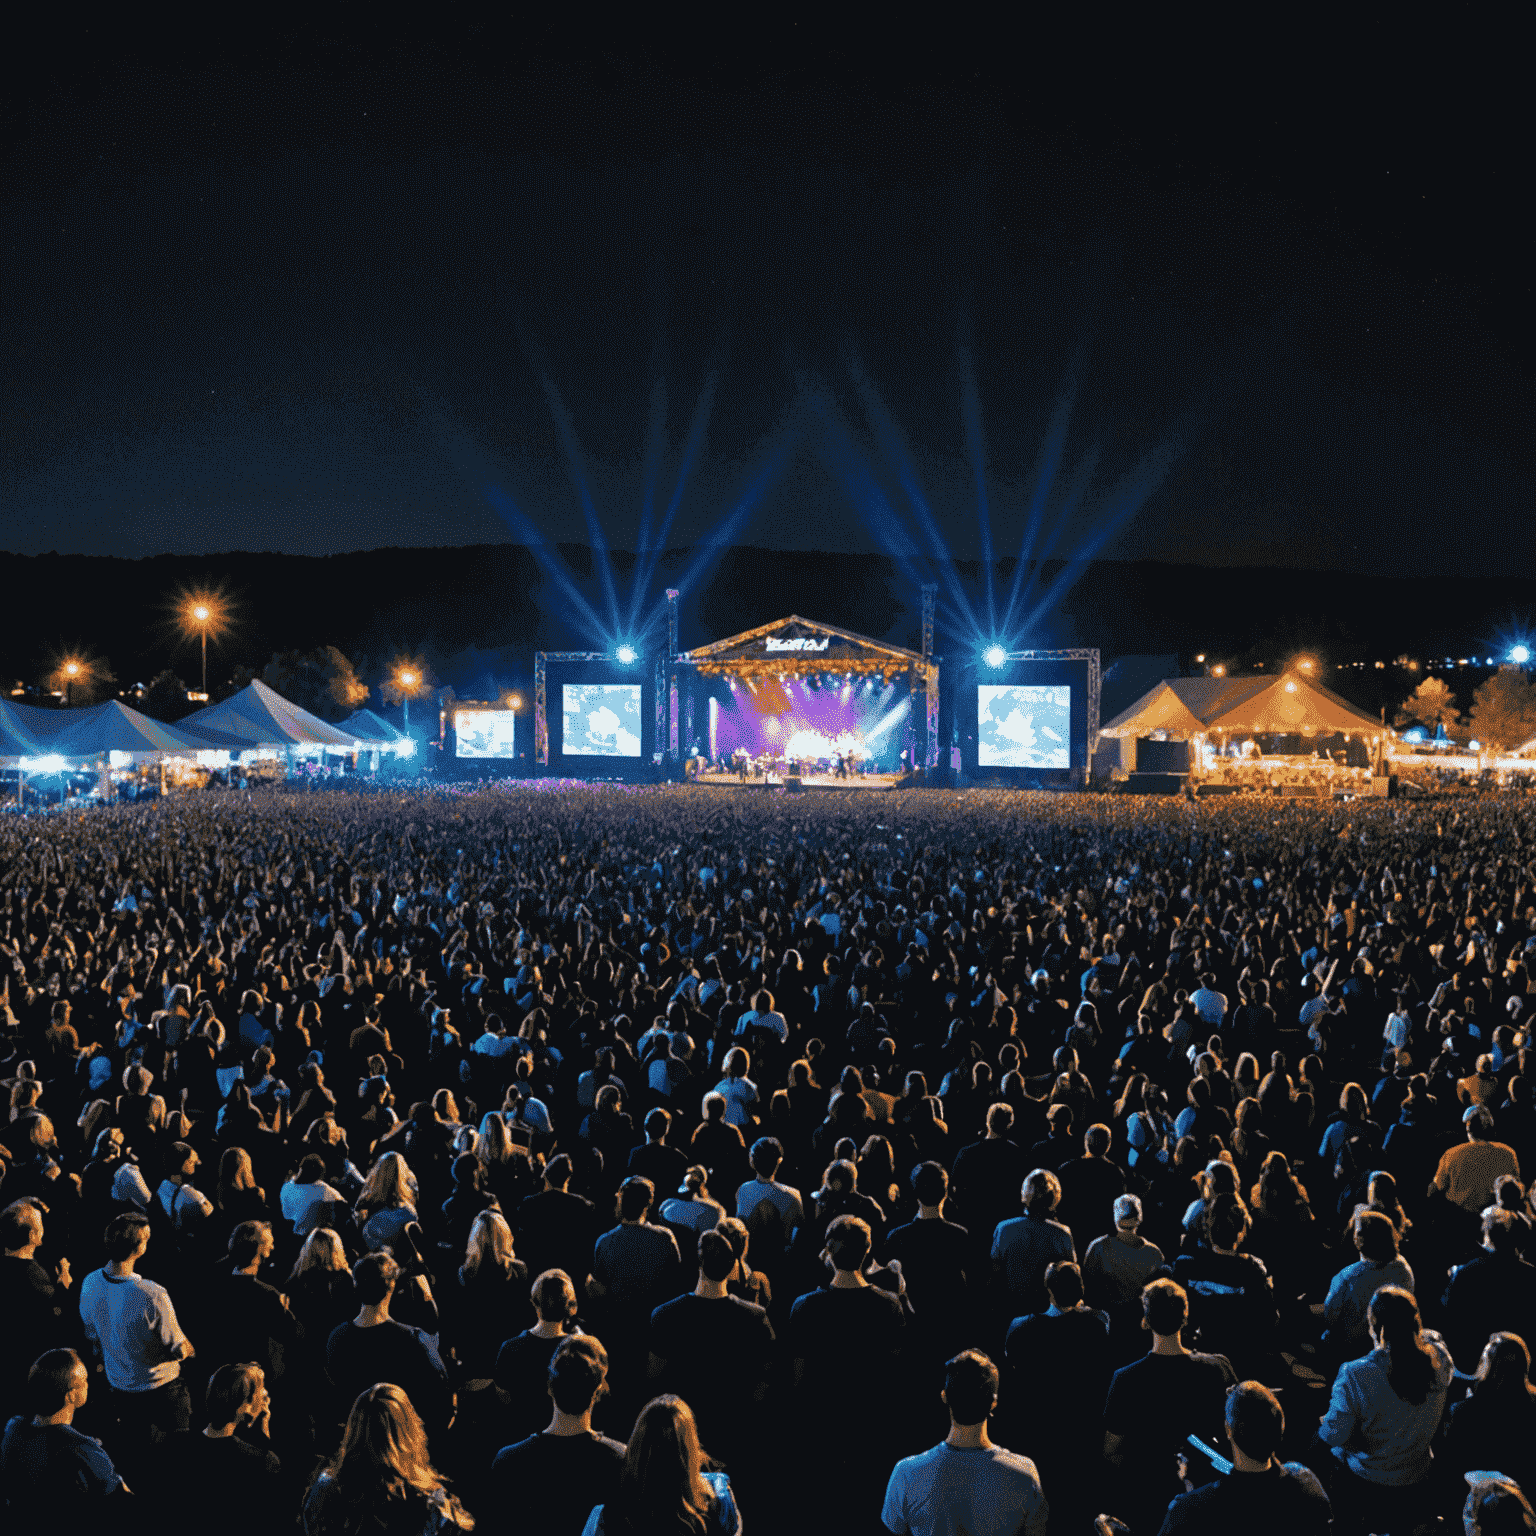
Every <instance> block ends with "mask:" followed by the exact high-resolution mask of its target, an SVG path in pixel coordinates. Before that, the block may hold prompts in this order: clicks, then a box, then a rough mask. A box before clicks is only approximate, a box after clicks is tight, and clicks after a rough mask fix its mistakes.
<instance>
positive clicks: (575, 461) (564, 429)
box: [539, 369, 620, 634]
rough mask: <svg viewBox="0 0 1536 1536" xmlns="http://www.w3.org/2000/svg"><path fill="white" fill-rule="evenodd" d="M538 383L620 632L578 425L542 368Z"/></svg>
mask: <svg viewBox="0 0 1536 1536" xmlns="http://www.w3.org/2000/svg"><path fill="white" fill-rule="evenodd" d="M539 383H540V384H541V385H543V387H544V397H545V399H547V400H548V401H549V411H550V414H551V415H552V416H553V417H554V418H555V429H556V431H557V432H558V433H559V435H560V446H561V447H562V448H563V449H564V450H565V459H566V464H567V466H568V467H569V469H570V472H571V484H572V485H573V486H574V487H575V488H576V499H577V501H579V502H580V503H581V513H582V516H583V517H584V518H585V519H586V521H587V537H588V538H589V539H591V541H592V553H593V556H594V557H595V562H596V565H597V572H598V576H599V578H600V579H601V581H602V584H603V597H604V599H605V600H606V602H607V604H608V611H609V613H610V614H611V616H612V619H613V633H614V634H618V632H619V629H620V621H619V597H618V593H617V591H616V590H615V589H614V584H613V566H612V565H611V564H610V563H609V560H608V541H607V539H605V538H604V537H603V525H602V523H601V522H600V521H599V520H598V516H597V508H596V507H595V506H594V505H593V504H592V493H591V491H590V490H589V489H588V486H587V476H586V471H585V469H584V468H583V463H582V452H581V443H580V442H579V441H578V439H577V437H576V425H575V423H574V422H573V421H572V420H571V416H570V412H569V411H567V410H566V408H565V401H564V400H562V399H561V398H560V391H559V390H558V389H556V388H555V381H554V380H553V379H552V378H551V377H550V376H549V374H548V373H546V372H544V371H543V370H542V369H541V370H540V371H539Z"/></svg>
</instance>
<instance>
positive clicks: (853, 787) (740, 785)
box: [696, 772, 906, 794]
mask: <svg viewBox="0 0 1536 1536" xmlns="http://www.w3.org/2000/svg"><path fill="white" fill-rule="evenodd" d="M696 782H697V783H700V784H708V785H710V786H712V787H713V788H715V789H757V790H763V789H783V788H784V778H783V776H782V775H781V774H777V773H770V774H769V775H768V776H767V777H766V778H763V777H759V776H753V775H749V776H748V777H747V778H746V779H745V780H743V779H741V778H739V777H738V776H737V775H736V774H734V773H720V772H710V773H701V774H700V775H699V777H698V779H697V781H696ZM905 782H906V778H905V775H903V774H899V773H865V774H858V775H855V776H854V777H852V778H847V779H840V778H838V777H837V775H836V774H832V773H807V774H803V775H802V776H801V779H800V784H801V787H802V788H803V789H805V790H806V791H810V790H823V789H840V790H847V791H850V792H852V793H855V794H870V793H884V792H885V791H888V790H893V789H899V788H900V787H901V786H902V785H903V784H904V783H905Z"/></svg>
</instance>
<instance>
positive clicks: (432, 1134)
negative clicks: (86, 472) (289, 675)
mask: <svg viewBox="0 0 1536 1536" xmlns="http://www.w3.org/2000/svg"><path fill="white" fill-rule="evenodd" d="M0 921H3V925H4V933H3V940H0V976H3V978H4V980H3V992H0V1030H3V1038H0V1080H3V1089H4V1093H5V1096H6V1098H5V1103H4V1107H3V1110H0V1122H3V1123H0V1170H3V1182H0V1207H3V1210H0V1248H3V1253H4V1256H3V1258H0V1422H4V1424H5V1429H4V1442H3V1449H0V1457H3V1463H0V1491H3V1496H4V1499H5V1502H6V1505H7V1509H8V1517H9V1521H10V1523H11V1524H12V1525H13V1526H14V1528H15V1529H17V1530H27V1529H33V1528H36V1527H37V1526H38V1525H39V1524H41V1523H43V1522H47V1523H48V1524H50V1525H53V1524H55V1523H56V1522H58V1521H59V1520H61V1519H63V1520H66V1521H69V1522H71V1523H73V1522H76V1521H78V1522H80V1523H81V1525H82V1528H83V1525H84V1522H85V1521H86V1520H87V1519H92V1518H96V1517H95V1516H94V1515H93V1514H92V1513H91V1512H90V1511H88V1510H87V1509H86V1508H85V1507H84V1506H85V1505H87V1504H93V1503H94V1502H95V1501H97V1500H102V1499H105V1500H107V1501H109V1507H110V1508H112V1509H114V1510H116V1511H117V1513H114V1514H110V1515H108V1518H113V1519H121V1512H122V1511H123V1509H124V1507H125V1506H128V1507H132V1508H133V1509H134V1511H135V1514H134V1515H133V1516H132V1517H131V1518H133V1519H134V1520H135V1522H136V1526H137V1528H142V1529H150V1528H160V1529H166V1530H177V1531H216V1532H221V1533H227V1536H243V1533H247V1532H249V1533H255V1532H263V1533H268V1532H274V1531H286V1530H293V1529H302V1530H303V1531H304V1532H306V1533H308V1536H365V1533H368V1536H374V1533H377V1536H426V1533H433V1536H438V1533H445V1532H450V1531H454V1530H469V1529H471V1528H478V1529H479V1530H481V1531H484V1532H490V1531H506V1532H509V1533H512V1532H517V1533H521V1532H529V1533H538V1536H599V1533H601V1536H641V1533H644V1536H653V1533H654V1536H673V1533H677V1536H734V1533H737V1532H740V1531H742V1530H752V1531H757V1532H768V1531H771V1532H780V1531H784V1532H788V1531H806V1532H837V1533H843V1532H851V1533H859V1532H878V1531H880V1530H882V1529H883V1530H885V1531H888V1532H891V1533H894V1536H904V1533H907V1532H913V1533H923V1536H927V1533H930V1532H932V1533H960V1532H966V1533H973V1536H983V1533H987V1536H991V1533H997V1536H1001V1533H1016V1532H1024V1533H1027V1536H1043V1533H1045V1532H1046V1531H1047V1530H1049V1531H1050V1532H1052V1533H1069V1536H1073V1533H1075V1536H1088V1533H1090V1532H1093V1531H1094V1530H1095V1528H1096V1527H1097V1529H1098V1530H1099V1531H1100V1532H1101V1533H1111V1532H1119V1531H1120V1530H1122V1529H1128V1530H1129V1531H1130V1532H1131V1533H1132V1536H1158V1533H1159V1532H1162V1533H1165V1536H1174V1533H1184V1536H1207V1533H1210V1536H1214V1533H1227V1532H1235V1533H1241V1536H1271V1533H1273V1536H1282V1533H1283V1536H1313V1533H1321V1532H1324V1531H1326V1530H1329V1529H1330V1528H1331V1529H1332V1530H1333V1531H1335V1532H1337V1533H1339V1536H1356V1533H1361V1532H1365V1531H1375V1532H1391V1533H1394V1536H1398V1533H1408V1532H1412V1531H1415V1530H1425V1531H1427V1530H1433V1529H1436V1528H1437V1527H1443V1529H1445V1530H1446V1531H1452V1530H1455V1529H1456V1528H1457V1527H1458V1526H1459V1525H1461V1524H1462V1523H1463V1522H1465V1528H1466V1529H1467V1530H1468V1531H1469V1532H1482V1533H1484V1536H1503V1533H1506V1532H1529V1531H1531V1530H1533V1529H1536V1526H1533V1522H1532V1516H1531V1512H1530V1505H1529V1503H1528V1502H1527V1499H1526V1497H1525V1495H1524V1494H1523V1493H1522V1492H1521V1491H1520V1489H1521V1488H1522V1487H1525V1488H1531V1489H1533V1491H1536V1466H1533V1465H1532V1462H1533V1457H1536V1390H1533V1388H1532V1385H1531V1383H1530V1379H1529V1378H1530V1348H1529V1346H1530V1344H1531V1342H1532V1341H1533V1340H1536V1285H1533V1282H1536V1267H1533V1265H1532V1263H1531V1262H1530V1259H1531V1257H1536V1232H1533V1227H1532V1210H1531V1206H1530V1203H1529V1202H1528V1200H1527V1197H1526V1184H1525V1180H1526V1178H1527V1177H1528V1176H1529V1175H1530V1173H1531V1170H1532V1169H1533V1167H1536V1094H1533V1089H1536V1073H1533V1070H1532V1068H1533V1066H1536V1061H1533V1059H1532V1057H1531V1056H1530V1054H1529V1053H1528V1049H1527V1045H1526V1040H1527V1034H1528V1032H1529V1030H1530V1028H1531V1025H1532V1022H1533V1020H1532V1014H1533V1011H1536V810H1533V809H1532V808H1531V807H1530V806H1528V805H1526V804H1524V803H1523V802H1516V801H1510V800H1505V801H1488V802H1456V803H1454V804H1448V803H1434V802H1429V803H1417V804H1414V805H1412V806H1409V807H1403V806H1400V805H1399V804H1397V803H1381V804H1371V805H1368V806H1361V805H1358V804H1356V805H1350V806H1347V807H1343V808H1334V807H1332V806H1329V805H1325V804H1320V803H1310V804H1308V803H1303V804H1291V805H1276V804H1274V803H1273V802H1270V801H1265V802H1262V803H1260V802H1257V801H1253V800H1224V801H1217V802H1215V803H1211V804H1195V805H1189V804H1184V803H1181V802H1173V801H1150V802H1148V801H1133V800H1129V799H1125V798H1114V799H1111V798H1098V797H1084V796H1079V797H1069V796H1046V795H1013V794H1006V795H1005V794H988V793H981V792H973V793H969V794H965V795H955V794H948V793H939V792H929V793H924V792H915V793H908V794H896V795H887V796H879V797H875V796H859V795H846V796H845V795H831V796H826V797H823V798H820V799H814V800H809V801H807V800H786V799H783V798H781V797H778V796H770V795H767V794H761V793H759V794H752V795H748V794H742V793H735V792H724V793H723V792H720V791H718V790H712V789H708V788H699V787H672V788H659V789H652V790H621V789H613V788H597V787H593V788H571V787H566V788H563V789H559V790H553V789H547V788H546V789H540V788H537V787H525V788H518V789H513V790H488V791H484V792H481V793H479V794H474V795H464V796H455V795H447V794H444V795H438V796H434V795H415V796H407V795H398V796H396V795H380V796H373V797H367V798H361V797H353V796H347V795H344V794H340V793H333V794H316V795H307V796H302V797H287V796H283V795H279V794H276V793H272V792H258V793H252V794H239V795H223V796H213V795H205V796H200V795H190V796H186V797H181V798H176V799H172V800H170V801H167V802H163V803H160V804H157V805H154V806H151V807H119V808H116V809H109V810H102V811H98V812H94V813H90V814H87V815H82V816H76V817H69V818H62V819H59V820H57V821H54V822H51V823H49V824H48V825H46V826H43V827H36V826H29V825H26V824H24V823H19V822H14V823H11V824H10V825H7V826H4V827H0ZM129 1501H131V1505H130V1504H129ZM105 1512H106V1511H103V1513H105ZM1330 1522H1331V1526H1330Z"/></svg>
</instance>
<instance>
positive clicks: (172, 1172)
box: [155, 1141, 213, 1234]
mask: <svg viewBox="0 0 1536 1536" xmlns="http://www.w3.org/2000/svg"><path fill="white" fill-rule="evenodd" d="M201 1161H202V1160H201V1159H200V1158H199V1157H198V1155H197V1153H196V1152H194V1151H193V1150H192V1148H191V1147H189V1146H188V1145H187V1144H186V1142H184V1141H177V1142H173V1143H172V1144H171V1155H170V1157H169V1158H167V1159H166V1168H167V1173H166V1176H165V1177H164V1178H163V1179H162V1180H161V1181H160V1187H159V1189H157V1190H156V1191H155V1198H156V1199H157V1200H158V1201H159V1202H160V1209H161V1210H162V1211H164V1212H165V1214H166V1215H167V1216H168V1217H170V1221H171V1226H172V1227H173V1228H174V1229H175V1230H176V1232H177V1233H178V1234H181V1233H184V1232H187V1231H188V1230H190V1229H192V1228H195V1227H197V1226H198V1225H199V1224H200V1223H202V1222H204V1221H206V1220H207V1219H208V1218H209V1217H210V1216H211V1215H213V1201H212V1200H210V1199H209V1198H208V1197H207V1195H205V1194H204V1193H203V1192H202V1191H201V1190H200V1189H197V1188H195V1187H194V1185H193V1183H192V1175H193V1174H194V1173H196V1172H197V1170H198V1167H199V1166H200V1165H201Z"/></svg>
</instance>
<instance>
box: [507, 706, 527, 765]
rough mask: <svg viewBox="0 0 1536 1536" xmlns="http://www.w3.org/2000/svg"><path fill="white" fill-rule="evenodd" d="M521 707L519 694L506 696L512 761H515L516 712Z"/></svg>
mask: <svg viewBox="0 0 1536 1536" xmlns="http://www.w3.org/2000/svg"><path fill="white" fill-rule="evenodd" d="M522 707H523V697H522V695H521V694H519V693H509V694H508V695H507V708H508V709H510V710H511V711H512V760H513V761H514V762H516V761H517V712H518V710H520V709H521V708H522Z"/></svg>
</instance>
